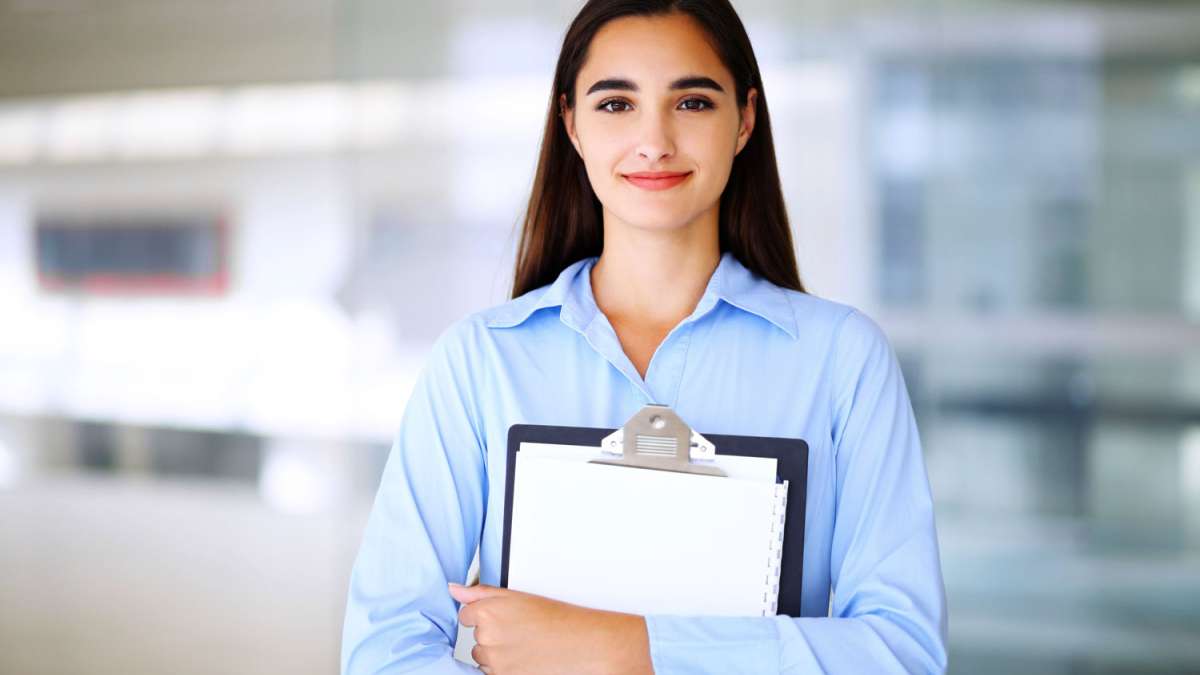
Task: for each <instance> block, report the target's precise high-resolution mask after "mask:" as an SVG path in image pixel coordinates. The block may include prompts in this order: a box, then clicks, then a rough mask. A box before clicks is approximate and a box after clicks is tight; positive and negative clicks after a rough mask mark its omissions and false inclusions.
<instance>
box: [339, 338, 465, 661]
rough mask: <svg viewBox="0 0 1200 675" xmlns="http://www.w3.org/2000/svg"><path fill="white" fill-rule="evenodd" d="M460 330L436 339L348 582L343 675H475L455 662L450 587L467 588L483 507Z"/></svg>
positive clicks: (406, 412)
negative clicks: (389, 674) (360, 674)
mask: <svg viewBox="0 0 1200 675" xmlns="http://www.w3.org/2000/svg"><path fill="white" fill-rule="evenodd" d="M464 328H465V324H464V323H463V322H460V323H459V324H456V325H455V326H452V327H451V328H450V329H448V330H447V331H446V332H445V333H443V334H442V335H441V336H440V337H439V338H438V339H437V341H435V343H434V346H433V349H432V351H431V353H430V356H429V359H428V361H427V363H426V365H425V367H424V369H423V370H422V372H421V374H420V375H419V376H418V378H417V382H416V384H415V386H414V388H413V391H412V395H411V397H410V398H409V401H408V403H407V405H406V406H405V409H404V414H403V416H402V419H401V422H400V429H399V432H398V433H397V436H396V439H395V442H394V443H393V444H392V447H391V451H390V453H389V454H388V458H387V463H386V465H385V467H384V470H383V477H382V479H381V482H380V485H379V490H378V492H377V493H376V495H375V501H374V505H373V506H372V509H371V513H370V516H369V517H368V519H367V526H366V530H365V532H364V534H363V539H362V544H361V546H360V548H359V551H358V556H357V558H356V560H355V562H354V567H353V570H352V571H351V575H350V589H349V594H348V597H347V602H346V616H345V623H344V626H343V630H342V653H341V665H342V673H343V675H357V674H359V673H372V674H375V673H410V672H411V673H429V674H443V673H444V674H451V673H453V674H460V673H478V672H479V671H478V670H477V669H476V668H473V667H471V666H469V665H467V664H464V663H462V662H461V661H457V660H455V659H454V643H455V640H456V639H457V636H458V608H457V605H456V604H455V602H454V599H453V598H452V597H451V596H450V592H449V590H448V589H447V582H448V581H454V582H457V583H465V580H466V575H467V571H468V568H469V567H470V563H471V559H472V558H473V556H474V553H475V549H476V547H477V546H478V544H479V537H480V530H481V526H482V522H483V514H484V505H485V504H486V501H487V495H486V492H485V490H486V485H487V478H486V452H485V447H486V444H485V443H484V442H483V440H482V439H483V435H482V434H481V430H480V429H479V428H478V426H477V422H476V420H478V419H479V417H478V415H476V414H474V412H475V411H476V410H477V409H476V408H475V399H474V390H473V387H472V383H471V380H470V378H469V374H470V372H471V371H470V369H469V368H468V367H467V361H466V349H464V346H463V342H464V340H463V339H462V337H461V336H462V333H463V331H464Z"/></svg>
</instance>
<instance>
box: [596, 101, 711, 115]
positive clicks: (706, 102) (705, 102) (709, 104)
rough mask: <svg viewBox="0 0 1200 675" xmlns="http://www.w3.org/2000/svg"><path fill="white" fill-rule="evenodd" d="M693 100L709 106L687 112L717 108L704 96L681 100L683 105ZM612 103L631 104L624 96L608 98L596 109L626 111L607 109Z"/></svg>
mask: <svg viewBox="0 0 1200 675" xmlns="http://www.w3.org/2000/svg"><path fill="white" fill-rule="evenodd" d="M691 101H696V102H697V103H703V104H704V105H705V106H707V107H703V108H688V109H687V112H704V111H705V110H712V109H714V108H716V106H715V105H713V104H712V102H711V101H708V100H706V99H702V98H688V99H684V100H683V101H680V104H681V105H682V104H684V103H689V102H691ZM610 103H622V104H625V105H629V101H626V100H625V99H623V98H610V99H607V100H604V101H601V102H600V105H597V106H596V110H599V111H601V112H606V113H609V114H610V115H615V114H616V113H618V112H625V111H623V110H607V109H605V106H607V105H608V104H610Z"/></svg>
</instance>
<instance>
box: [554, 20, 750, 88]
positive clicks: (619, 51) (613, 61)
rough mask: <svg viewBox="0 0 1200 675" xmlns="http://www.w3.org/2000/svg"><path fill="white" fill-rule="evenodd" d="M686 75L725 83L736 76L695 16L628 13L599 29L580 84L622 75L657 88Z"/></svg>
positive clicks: (579, 85)
mask: <svg viewBox="0 0 1200 675" xmlns="http://www.w3.org/2000/svg"><path fill="white" fill-rule="evenodd" d="M682 75H707V76H708V77H711V78H712V79H714V80H716V81H718V82H721V83H722V84H730V83H731V82H732V79H733V78H732V75H730V74H729V72H728V70H726V68H725V66H724V65H723V64H722V63H721V59H720V57H718V56H717V52H716V51H715V50H714V49H713V47H712V44H710V43H709V40H708V36H707V34H706V33H705V31H704V28H703V27H701V26H700V24H699V23H697V22H696V20H695V19H693V18H692V17H690V16H688V15H686V14H668V15H664V16H653V17H645V16H627V17H621V18H619V19H614V20H612V21H609V22H608V23H606V24H604V26H603V27H601V28H600V30H599V31H597V32H596V35H595V36H594V37H593V38H592V43H591V45H589V46H588V55H587V60H586V61H585V62H584V64H583V67H582V68H581V69H580V70H579V80H578V82H577V83H576V84H577V86H578V87H580V91H581V92H582V91H587V87H588V86H590V85H591V83H592V82H593V81H595V80H598V79H601V78H605V77H623V78H627V79H631V80H633V81H634V82H636V83H638V84H640V85H642V86H643V87H656V86H665V85H666V83H668V82H670V81H672V80H674V79H676V78H678V77H680V76H682Z"/></svg>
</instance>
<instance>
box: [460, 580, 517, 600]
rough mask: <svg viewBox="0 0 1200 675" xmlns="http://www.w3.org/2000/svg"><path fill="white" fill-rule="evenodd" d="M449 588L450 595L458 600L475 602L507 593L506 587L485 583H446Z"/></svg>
mask: <svg viewBox="0 0 1200 675" xmlns="http://www.w3.org/2000/svg"><path fill="white" fill-rule="evenodd" d="M447 586H448V587H449V588H450V596H451V597H453V598H454V599H455V600H457V601H458V602H475V601H476V600H483V599H484V598H494V597H498V596H501V595H504V594H505V593H508V592H509V590H508V589H507V588H496V587H495V586H488V585H487V584H477V585H475V586H463V585H461V584H455V583H450V584H447Z"/></svg>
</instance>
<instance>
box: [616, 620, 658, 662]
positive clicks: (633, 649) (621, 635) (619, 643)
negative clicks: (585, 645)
mask: <svg viewBox="0 0 1200 675" xmlns="http://www.w3.org/2000/svg"><path fill="white" fill-rule="evenodd" d="M613 620H614V623H615V625H616V628H615V629H614V631H613V632H612V635H613V636H614V637H615V644H614V645H613V651H612V654H613V655H614V657H615V658H614V661H613V664H614V669H613V672H614V673H620V674H621V675H654V664H653V662H652V661H651V660H650V634H649V632H648V631H647V630H646V619H645V617H643V616H641V615H638V614H623V613H618V612H614V616H613Z"/></svg>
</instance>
